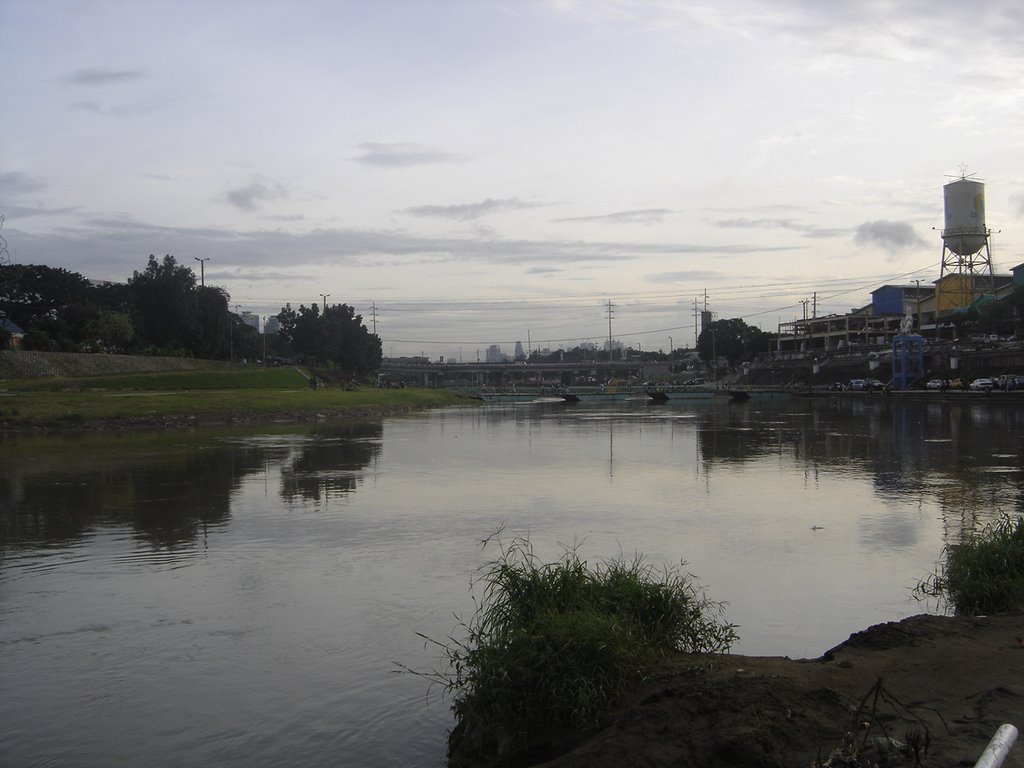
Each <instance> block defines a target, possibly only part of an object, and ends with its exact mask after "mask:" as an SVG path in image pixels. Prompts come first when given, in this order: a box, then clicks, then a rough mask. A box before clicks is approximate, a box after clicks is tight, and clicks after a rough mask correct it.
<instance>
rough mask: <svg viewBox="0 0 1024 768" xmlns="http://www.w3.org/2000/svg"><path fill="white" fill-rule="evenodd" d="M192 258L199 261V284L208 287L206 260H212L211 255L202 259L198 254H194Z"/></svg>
mask: <svg viewBox="0 0 1024 768" xmlns="http://www.w3.org/2000/svg"><path fill="white" fill-rule="evenodd" d="M192 258H193V259H195V260H196V261H198V262H199V284H200V285H201V286H202V287H203V288H205V287H206V262H208V261H209V260H210V257H209V256H207V257H206V258H205V259H200V258H199V257H198V256H193V257H192Z"/></svg>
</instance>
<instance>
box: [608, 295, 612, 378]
mask: <svg viewBox="0 0 1024 768" xmlns="http://www.w3.org/2000/svg"><path fill="white" fill-rule="evenodd" d="M611 361H612V302H611V299H609V300H608V362H609V363H610V362H611ZM609 373H611V371H609Z"/></svg>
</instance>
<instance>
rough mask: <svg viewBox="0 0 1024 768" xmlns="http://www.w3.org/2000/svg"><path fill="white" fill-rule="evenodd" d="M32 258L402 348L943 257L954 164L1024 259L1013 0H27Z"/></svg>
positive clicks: (891, 273) (15, 252) (735, 304)
mask: <svg viewBox="0 0 1024 768" xmlns="http://www.w3.org/2000/svg"><path fill="white" fill-rule="evenodd" d="M0 28H2V29H3V30H4V32H5V34H4V37H5V42H4V45H3V46H2V47H0V68H2V71H3V72H4V73H5V77H4V88H3V90H2V92H0V104H2V106H3V111H4V116H5V119H4V120H3V121H2V122H0V148H2V151H0V214H3V215H4V216H5V217H6V221H5V223H4V227H3V230H2V234H3V236H4V237H5V239H6V240H7V243H8V251H9V253H10V256H11V259H12V261H13V262H15V263H25V264H30V263H32V264H48V265H51V266H58V267H65V268H67V269H70V270H73V271H76V272H79V273H81V274H83V275H85V276H86V277H89V278H92V279H97V280H116V281H123V280H126V279H127V278H128V277H130V276H131V274H132V272H133V271H135V270H142V269H144V267H145V264H146V261H147V259H148V257H149V255H150V254H154V255H156V256H158V257H162V256H163V255H165V254H172V255H174V256H175V258H176V259H177V260H178V261H179V263H181V264H184V265H185V266H188V267H190V268H192V269H193V270H194V271H195V272H196V275H197V278H198V275H199V272H200V263H199V262H198V261H196V259H206V260H207V261H204V262H202V263H203V265H204V268H205V279H206V284H207V285H216V286H220V287H222V288H224V289H225V290H227V291H228V292H229V293H230V295H231V305H232V307H233V308H234V306H235V305H237V306H238V307H239V310H242V311H249V312H254V313H257V314H259V315H261V316H267V315H271V314H276V313H277V312H278V311H279V310H280V309H281V307H282V306H284V304H285V303H291V304H292V305H293V306H296V307H297V306H298V305H300V304H305V305H307V306H309V305H311V304H313V303H320V302H321V294H324V293H326V294H329V299H328V302H329V303H342V302H344V303H347V304H350V305H351V306H353V307H354V308H355V309H356V311H357V312H359V313H360V314H362V315H363V317H364V321H365V323H366V325H367V327H370V328H371V329H372V327H373V318H374V317H375V318H376V328H377V333H378V335H379V336H380V337H381V339H382V342H383V347H384V353H385V355H390V354H394V355H412V354H421V353H422V354H425V355H427V356H429V357H432V358H436V357H439V356H444V357H456V358H458V357H460V355H461V357H462V358H463V359H472V358H474V357H475V355H476V354H477V353H479V354H480V355H481V356H482V355H483V354H484V352H485V350H486V349H487V347H489V346H490V345H492V344H499V345H501V346H502V349H503V350H504V351H506V352H510V351H511V350H512V349H513V348H514V345H515V342H516V341H521V342H523V344H524V345H526V344H527V343H528V339H529V340H530V341H529V343H530V345H531V346H532V347H533V348H538V347H546V346H550V347H552V348H557V347H559V346H565V347H571V346H575V345H576V344H578V343H579V342H580V341H594V342H595V343H598V344H601V343H602V342H603V340H604V339H606V338H607V335H608V303H609V302H611V303H612V305H613V308H612V314H613V335H614V337H615V339H616V340H617V341H620V342H622V343H623V344H625V345H627V346H634V347H635V346H637V345H639V346H642V348H644V349H651V350H657V349H664V350H667V349H668V346H669V339H670V337H671V338H672V340H673V341H674V343H675V345H676V346H677V347H678V346H683V345H687V344H689V345H692V344H693V340H694V330H695V329H694V304H695V302H696V303H697V305H698V307H699V308H703V307H704V305H705V304H704V302H705V296H706V302H707V304H706V306H707V309H709V310H710V311H712V312H714V313H715V315H716V316H718V317H721V318H731V317H742V318H743V319H744V320H746V321H747V322H748V323H751V324H756V325H759V326H761V327H762V328H764V329H765V330H770V331H774V330H775V329H776V327H777V324H778V323H779V322H787V321H790V320H793V319H795V318H798V317H801V316H802V313H803V304H802V302H804V301H814V300H815V297H816V305H817V311H818V314H828V313H833V312H836V313H842V312H847V311H849V310H850V309H851V308H852V307H859V306H862V305H864V304H865V303H867V302H868V300H869V298H870V297H869V293H870V291H871V290H873V289H874V288H876V287H878V286H879V285H882V284H885V283H906V284H913V282H914V281H915V280H920V281H921V282H922V283H925V282H929V283H930V282H931V281H933V280H935V279H937V278H938V276H939V264H940V256H941V248H942V243H941V240H940V237H939V230H941V228H942V225H943V210H942V186H943V184H944V183H946V182H948V181H950V180H952V178H953V177H957V176H959V174H960V173H961V168H962V167H965V168H966V172H967V173H969V174H974V175H975V176H976V177H977V178H979V179H981V180H983V181H985V183H986V208H987V224H988V226H989V227H990V228H991V229H992V230H993V239H992V248H993V250H992V257H993V263H994V266H995V268H996V271H997V272H999V273H1006V272H1008V270H1009V269H1010V267H1013V266H1015V265H1017V264H1020V263H1022V262H1024V236H1022V233H1021V223H1022V220H1024V148H1022V146H1021V145H1022V143H1024V133H1022V132H1021V126H1022V125H1024V88H1022V86H1021V83H1022V82H1024V47H1022V46H1021V45H1020V41H1021V40H1022V39H1024V7H1022V6H1020V5H1019V3H1017V2H1013V1H1011V0H1005V1H1004V0H988V1H986V0H980V1H979V2H976V3H973V4H967V3H963V2H952V1H951V0H930V1H928V2H925V1H924V0H909V1H908V2H894V1H892V0H871V1H865V2H852V1H851V2H835V3H821V2H818V0H778V1H776V2H766V1H765V2H752V1H747V0H719V1H718V2H715V3H713V4H703V3H697V2H673V1H672V0H649V1H646V2H639V1H637V2H632V1H631V0H578V1H576V0H548V1H541V0H538V1H537V2H509V1H506V2H488V1H487V0H465V1H464V2H453V1H447V0H437V1H436V2H419V1H413V0H410V1H408V2H399V1H398V0H392V1H389V0H381V2H375V3H365V2H344V1H341V2H332V1H331V0H301V1H299V2H286V1H285V0H203V1H202V2H200V1H199V0H176V1H175V2H170V1H169V0H167V1H164V2H158V1H156V0H2V2H0Z"/></svg>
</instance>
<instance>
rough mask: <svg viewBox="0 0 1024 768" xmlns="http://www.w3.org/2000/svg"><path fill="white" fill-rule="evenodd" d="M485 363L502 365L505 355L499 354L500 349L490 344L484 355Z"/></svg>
mask: <svg viewBox="0 0 1024 768" xmlns="http://www.w3.org/2000/svg"><path fill="white" fill-rule="evenodd" d="M484 362H485V363H503V362H505V355H504V354H502V352H501V347H499V346H498V345H497V344H491V346H489V347H488V348H487V352H486V353H485V354H484Z"/></svg>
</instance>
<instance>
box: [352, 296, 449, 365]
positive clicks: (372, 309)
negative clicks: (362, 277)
mask: <svg viewBox="0 0 1024 768" xmlns="http://www.w3.org/2000/svg"><path fill="white" fill-rule="evenodd" d="M370 319H371V320H373V335H374V336H376V335H377V305H376V303H374V304H371V305H370ZM459 356H460V358H461V353H460V355H459ZM459 362H460V363H461V362H462V360H461V359H460V360H459Z"/></svg>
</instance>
